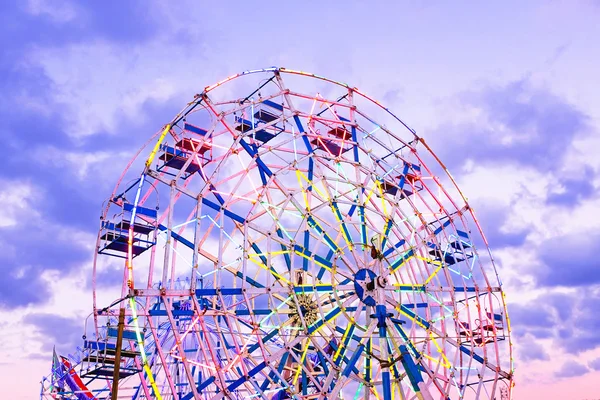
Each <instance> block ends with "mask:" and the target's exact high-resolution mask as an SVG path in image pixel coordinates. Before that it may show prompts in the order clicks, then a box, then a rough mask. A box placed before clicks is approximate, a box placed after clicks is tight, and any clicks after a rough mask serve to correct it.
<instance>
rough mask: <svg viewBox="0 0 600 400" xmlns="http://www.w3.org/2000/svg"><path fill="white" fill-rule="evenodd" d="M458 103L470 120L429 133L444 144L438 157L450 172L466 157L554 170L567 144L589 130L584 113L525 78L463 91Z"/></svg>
mask: <svg viewBox="0 0 600 400" xmlns="http://www.w3.org/2000/svg"><path fill="white" fill-rule="evenodd" d="M459 101H460V104H461V106H462V107H463V108H462V109H461V110H460V111H461V112H462V113H463V114H464V115H472V116H471V117H468V118H467V120H466V121H463V122H460V123H455V124H452V123H451V124H446V125H442V126H440V127H439V128H438V129H437V131H438V132H439V135H432V136H439V137H440V139H437V140H443V141H444V143H445V144H446V145H445V146H442V145H440V146H439V148H440V153H442V154H441V157H440V158H441V159H443V160H445V163H446V164H447V165H449V166H450V169H451V170H453V169H455V168H456V167H458V166H460V165H463V164H464V163H465V162H466V161H467V160H468V159H470V160H473V161H475V163H477V164H484V165H494V164H503V163H508V164H517V165H521V166H526V167H533V168H535V169H537V170H539V171H543V172H546V171H556V170H558V169H560V167H561V166H562V162H563V160H564V157H565V154H566V150H567V149H568V148H569V147H570V146H571V145H572V142H573V140H574V139H575V138H578V137H581V136H584V135H585V134H586V132H587V130H588V129H589V117H588V116H587V115H586V114H585V113H583V112H582V111H581V110H579V109H578V108H577V107H576V106H574V105H573V104H570V103H569V102H567V101H565V100H564V99H563V98H561V97H559V96H557V95H555V94H553V93H552V92H550V91H549V90H547V89H545V88H540V87H534V86H533V85H532V84H531V82H530V81H529V80H528V79H527V78H524V79H521V80H518V81H513V82H510V83H507V84H502V85H496V86H486V87H483V88H481V89H480V90H478V91H471V92H468V93H463V95H462V96H460V98H459Z"/></svg>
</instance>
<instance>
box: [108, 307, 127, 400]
mask: <svg viewBox="0 0 600 400" xmlns="http://www.w3.org/2000/svg"><path fill="white" fill-rule="evenodd" d="M124 326H125V308H124V307H121V309H120V310H119V325H118V326H117V345H116V346H117V348H116V352H115V369H114V370H113V382H112V390H111V399H112V400H117V395H118V392H119V373H120V372H121V347H122V346H123V328H124Z"/></svg>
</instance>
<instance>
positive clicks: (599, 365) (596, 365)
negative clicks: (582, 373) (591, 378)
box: [588, 358, 600, 371]
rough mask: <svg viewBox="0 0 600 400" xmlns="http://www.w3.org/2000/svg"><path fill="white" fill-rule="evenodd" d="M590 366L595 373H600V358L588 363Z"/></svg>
mask: <svg viewBox="0 0 600 400" xmlns="http://www.w3.org/2000/svg"><path fill="white" fill-rule="evenodd" d="M588 366H589V367H590V368H591V369H593V370H594V371H600V358H596V359H594V360H592V361H590V362H589V363H588Z"/></svg>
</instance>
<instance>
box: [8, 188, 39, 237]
mask: <svg viewBox="0 0 600 400" xmlns="http://www.w3.org/2000/svg"><path fill="white" fill-rule="evenodd" d="M39 197H40V193H39V190H38V189H37V188H36V187H35V186H33V185H32V184H30V183H26V182H20V181H16V180H7V179H0V204H2V207H0V228H2V227H10V226H15V225H17V224H18V223H19V220H20V219H24V218H27V219H28V220H29V219H31V218H35V217H37V216H38V215H39V214H38V212H37V211H36V209H35V207H34V202H35V200H36V199H37V198H39Z"/></svg>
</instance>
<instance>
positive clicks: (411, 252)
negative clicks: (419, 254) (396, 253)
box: [390, 249, 415, 272]
mask: <svg viewBox="0 0 600 400" xmlns="http://www.w3.org/2000/svg"><path fill="white" fill-rule="evenodd" d="M414 254H415V251H414V249H410V250H409V251H407V252H406V253H404V255H403V256H402V257H400V258H399V259H397V260H396V261H394V263H393V264H392V265H391V266H390V269H391V270H392V272H395V271H396V270H397V269H398V268H400V267H401V266H402V264H404V263H405V262H406V261H407V260H408V259H409V258H411V257H412V256H413V255H414Z"/></svg>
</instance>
